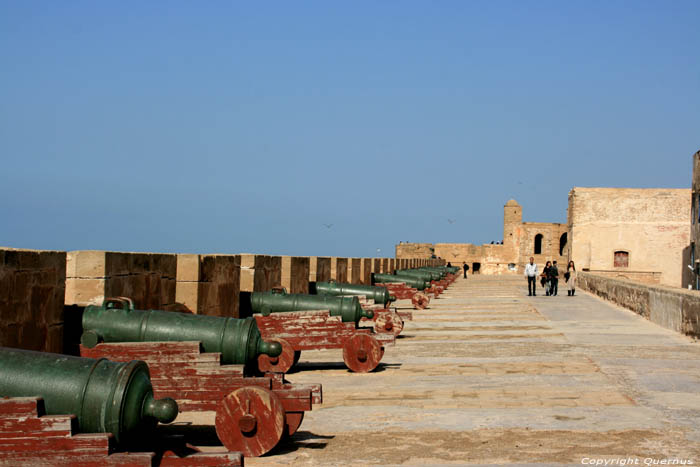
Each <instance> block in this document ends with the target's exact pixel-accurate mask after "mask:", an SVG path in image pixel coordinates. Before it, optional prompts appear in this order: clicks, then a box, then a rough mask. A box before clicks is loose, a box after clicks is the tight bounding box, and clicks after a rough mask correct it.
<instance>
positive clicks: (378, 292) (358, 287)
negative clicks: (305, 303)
mask: <svg viewBox="0 0 700 467" xmlns="http://www.w3.org/2000/svg"><path fill="white" fill-rule="evenodd" d="M316 293H317V294H319V295H364V296H365V297H367V298H369V299H372V300H374V302H375V303H381V304H382V305H386V304H388V303H389V302H393V301H396V297H395V296H393V295H391V294H390V293H389V291H388V290H387V288H386V287H376V286H373V285H362V284H348V283H344V282H335V281H330V282H316Z"/></svg>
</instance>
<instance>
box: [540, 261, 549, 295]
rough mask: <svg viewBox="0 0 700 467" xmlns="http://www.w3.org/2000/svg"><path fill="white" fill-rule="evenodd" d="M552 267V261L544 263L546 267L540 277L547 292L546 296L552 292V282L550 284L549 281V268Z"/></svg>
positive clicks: (545, 292)
mask: <svg viewBox="0 0 700 467" xmlns="http://www.w3.org/2000/svg"><path fill="white" fill-rule="evenodd" d="M551 267H552V262H551V261H547V262H546V263H545V264H544V269H543V270H542V276H540V277H541V279H540V283H541V284H542V287H544V294H545V295H546V296H548V297H549V294H550V293H551V291H552V290H551V288H550V285H551V284H550V281H549V279H550V276H549V270H550V269H551Z"/></svg>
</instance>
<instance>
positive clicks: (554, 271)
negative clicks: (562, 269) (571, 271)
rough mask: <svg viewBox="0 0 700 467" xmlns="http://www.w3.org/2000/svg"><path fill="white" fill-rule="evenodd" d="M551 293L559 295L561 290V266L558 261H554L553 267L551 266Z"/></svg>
mask: <svg viewBox="0 0 700 467" xmlns="http://www.w3.org/2000/svg"><path fill="white" fill-rule="evenodd" d="M549 278H550V279H549V294H550V295H557V292H559V267H558V266H557V262H556V261H552V267H551V268H549Z"/></svg>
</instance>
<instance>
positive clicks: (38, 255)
mask: <svg viewBox="0 0 700 467" xmlns="http://www.w3.org/2000/svg"><path fill="white" fill-rule="evenodd" d="M65 290H66V253H65V252H62V251H39V250H20V249H14V248H0V329H1V331H0V346H7V347H20V348H24V349H29V350H40V351H44V352H62V351H63V339H62V335H63V326H64V315H63V301H64V295H65Z"/></svg>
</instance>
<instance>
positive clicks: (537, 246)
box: [535, 234, 543, 255]
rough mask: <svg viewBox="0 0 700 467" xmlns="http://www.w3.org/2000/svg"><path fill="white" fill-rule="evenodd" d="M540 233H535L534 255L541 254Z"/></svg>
mask: <svg viewBox="0 0 700 467" xmlns="http://www.w3.org/2000/svg"><path fill="white" fill-rule="evenodd" d="M542 237H543V235H542V234H537V235H535V254H536V255H541V254H542Z"/></svg>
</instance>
